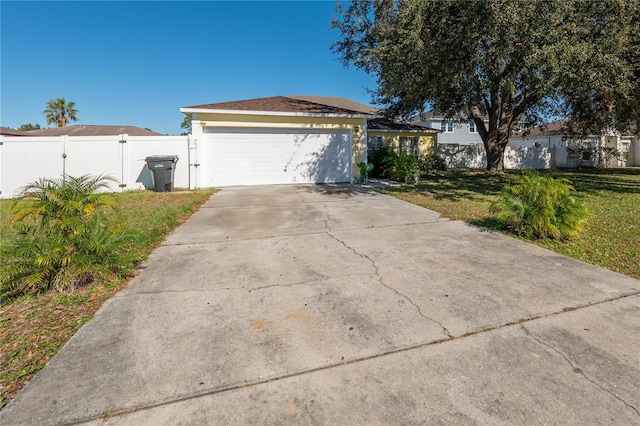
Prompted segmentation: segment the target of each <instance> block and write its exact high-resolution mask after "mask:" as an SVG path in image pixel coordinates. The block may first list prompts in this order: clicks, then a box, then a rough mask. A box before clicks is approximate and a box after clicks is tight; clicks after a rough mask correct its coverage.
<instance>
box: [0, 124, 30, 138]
mask: <svg viewBox="0 0 640 426" xmlns="http://www.w3.org/2000/svg"><path fill="white" fill-rule="evenodd" d="M0 135H3V136H28V135H29V134H28V133H27V132H24V131H22V130H15V129H12V128H10V127H1V126H0Z"/></svg>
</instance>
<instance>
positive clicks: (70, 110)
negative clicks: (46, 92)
mask: <svg viewBox="0 0 640 426" xmlns="http://www.w3.org/2000/svg"><path fill="white" fill-rule="evenodd" d="M75 106H76V104H75V102H67V101H66V100H65V99H64V98H58V99H51V100H50V101H49V102H48V103H47V109H45V110H44V111H42V113H43V114H44V115H45V117H46V119H47V124H51V123H55V125H56V126H58V127H64V126H66V125H67V122H68V121H69V120H71V121H78V118H77V117H76V114H77V113H78V110H76V109H75V108H74V107H75Z"/></svg>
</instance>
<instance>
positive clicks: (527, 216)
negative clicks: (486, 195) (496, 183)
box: [491, 170, 588, 240]
mask: <svg viewBox="0 0 640 426" xmlns="http://www.w3.org/2000/svg"><path fill="white" fill-rule="evenodd" d="M572 193H573V187H572V186H571V182H569V180H568V179H564V178H559V179H554V178H552V177H548V176H540V175H539V174H538V173H537V172H535V171H534V170H525V171H524V172H523V173H522V175H520V176H517V177H516V179H515V183H514V184H513V185H506V186H505V187H504V188H503V189H502V191H501V192H500V194H499V195H498V197H497V199H496V200H495V201H494V202H493V203H492V204H491V212H492V213H495V214H496V217H497V219H498V220H500V221H502V222H503V223H504V224H505V225H506V227H507V228H508V229H510V230H511V231H513V232H515V233H517V234H520V235H524V236H525V237H527V238H553V239H560V240H564V239H569V238H571V237H574V236H576V235H578V234H579V233H580V232H581V231H582V228H583V225H584V222H585V220H586V219H587V217H588V212H587V209H586V207H585V205H584V204H583V203H582V202H580V201H579V200H577V199H576V198H575V197H573V195H572Z"/></svg>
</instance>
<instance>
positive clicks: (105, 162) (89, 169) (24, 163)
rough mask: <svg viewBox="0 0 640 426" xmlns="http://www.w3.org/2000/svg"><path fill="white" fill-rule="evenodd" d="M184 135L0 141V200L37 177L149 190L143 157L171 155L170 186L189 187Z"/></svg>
mask: <svg viewBox="0 0 640 426" xmlns="http://www.w3.org/2000/svg"><path fill="white" fill-rule="evenodd" d="M194 149H195V146H194V144H193V143H191V141H189V138H188V137H187V136H128V135H115V136H55V137H42V136H37V137H36V136H34V137H31V136H30V137H23V136H0V198H11V197H15V196H16V195H18V194H19V192H20V189H21V188H22V187H24V186H25V185H27V184H28V183H30V182H34V181H36V180H38V179H39V178H41V177H44V178H59V177H61V176H62V175H63V174H67V175H69V176H82V175H87V174H89V175H99V174H102V175H110V176H113V177H114V178H116V179H117V180H118V182H119V184H117V185H112V187H110V190H113V191H118V190H130V189H144V188H152V187H153V183H152V180H151V179H152V178H151V172H150V171H149V169H148V168H147V167H146V162H145V158H146V157H149V156H152V155H177V156H178V162H177V163H176V166H175V167H176V168H175V174H174V187H176V188H195V187H196V183H195V170H196V169H195V168H194V167H192V164H193V162H192V161H191V157H192V154H193V153H194Z"/></svg>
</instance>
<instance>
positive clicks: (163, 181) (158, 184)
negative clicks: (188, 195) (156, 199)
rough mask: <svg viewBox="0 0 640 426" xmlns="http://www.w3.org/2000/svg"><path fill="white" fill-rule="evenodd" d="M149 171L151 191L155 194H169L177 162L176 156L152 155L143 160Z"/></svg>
mask: <svg viewBox="0 0 640 426" xmlns="http://www.w3.org/2000/svg"><path fill="white" fill-rule="evenodd" d="M144 160H145V161H146V162H147V167H148V168H149V170H151V177H152V179H153V190H154V191H155V192H171V191H172V190H173V176H174V173H175V169H176V166H175V164H176V163H177V162H178V156H177V155H152V156H150V157H147V158H145V159H144Z"/></svg>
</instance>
